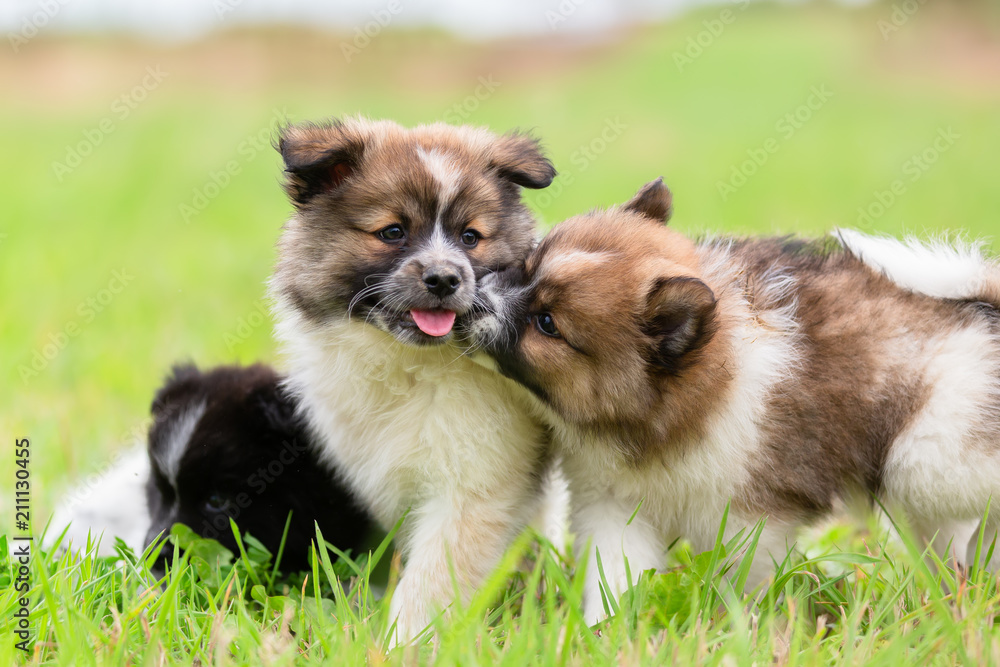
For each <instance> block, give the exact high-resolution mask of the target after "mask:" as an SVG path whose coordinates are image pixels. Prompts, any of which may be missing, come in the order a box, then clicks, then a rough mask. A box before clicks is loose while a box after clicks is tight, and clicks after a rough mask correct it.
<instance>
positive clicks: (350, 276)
mask: <svg viewBox="0 0 1000 667" xmlns="http://www.w3.org/2000/svg"><path fill="white" fill-rule="evenodd" d="M278 149H279V150H280V152H281V154H282V157H283V158H284V160H285V166H286V169H285V172H286V174H287V180H286V183H285V190H286V192H287V193H288V196H289V198H290V199H291V200H292V203H293V204H294V206H295V208H296V214H295V216H294V217H293V218H292V219H291V220H290V221H289V222H288V224H287V225H286V226H285V232H284V234H283V235H282V237H281V240H280V242H279V251H280V259H279V263H278V267H277V271H276V274H275V281H276V283H277V284H278V285H279V289H280V290H281V291H282V292H283V293H284V294H285V295H286V296H288V297H289V299H290V301H291V302H292V303H294V304H295V305H296V307H297V308H299V309H300V310H301V311H302V312H303V313H304V314H305V315H306V316H307V317H308V318H309V319H311V320H313V321H316V322H321V321H324V320H327V319H329V318H331V317H336V316H343V315H345V314H348V312H347V311H348V309H350V310H351V312H350V315H352V316H357V317H362V318H365V317H367V316H368V315H369V313H370V312H371V309H372V308H373V306H374V305H375V304H377V303H378V302H379V300H380V299H381V300H383V301H384V300H385V299H386V298H387V297H388V296H389V294H388V292H390V291H394V290H392V289H391V288H393V287H395V288H398V287H399V286H400V284H402V285H404V286H405V285H408V284H410V283H414V284H416V285H417V287H415V288H414V293H415V294H421V293H422V292H423V289H422V286H421V285H420V284H419V283H420V276H419V272H420V268H421V266H420V265H410V266H408V267H407V268H406V271H408V275H405V276H401V283H397V284H396V285H391V286H390V285H387V286H386V290H384V291H374V292H372V293H371V294H369V296H368V297H366V298H363V299H361V300H360V301H359V302H357V303H354V304H352V303H351V300H352V299H353V298H354V297H355V296H357V295H358V293H359V292H361V290H363V289H365V288H366V287H371V286H372V285H373V284H374V283H375V282H376V281H377V280H378V279H380V278H383V277H384V276H385V275H386V274H389V273H392V272H393V271H394V270H396V269H397V268H399V267H400V266H401V265H402V263H403V260H404V259H405V257H406V255H407V253H408V252H411V251H413V250H414V249H415V248H417V247H419V246H420V245H421V244H423V243H425V242H426V241H427V239H428V238H429V237H430V235H431V233H432V231H433V228H434V226H435V223H436V222H437V221H438V220H440V222H441V224H442V225H443V228H444V230H445V233H446V235H447V237H448V238H449V239H450V240H454V239H456V238H457V237H458V236H459V235H460V234H461V233H462V232H463V231H464V230H466V229H475V230H476V231H478V232H479V233H480V234H481V235H482V239H481V240H480V242H479V243H478V245H476V246H475V247H474V248H468V249H466V250H465V253H466V255H467V257H468V261H469V267H470V272H471V275H465V276H463V277H464V278H465V279H466V280H467V281H470V282H471V281H473V280H474V279H478V278H479V277H481V276H482V275H483V274H484V273H486V272H488V271H492V270H498V269H503V268H505V267H507V266H510V265H512V264H519V263H521V262H522V261H523V260H524V257H525V256H526V255H527V253H528V251H529V250H530V248H531V247H532V245H533V243H534V238H535V233H534V221H533V219H532V217H531V215H530V214H529V212H528V210H527V209H526V208H525V207H524V205H523V204H522V203H521V201H520V188H519V186H524V187H534V188H539V187H545V186H546V185H548V184H549V183H550V182H551V180H552V178H553V176H554V175H555V171H554V169H553V168H552V165H551V164H550V163H549V161H548V160H547V159H545V158H544V157H543V156H542V154H541V153H540V151H539V147H538V144H537V142H536V141H534V140H532V139H531V138H529V137H527V136H525V135H522V134H517V133H512V134H508V135H503V136H497V135H494V134H492V133H490V132H488V131H486V130H482V129H478V128H470V127H453V126H449V125H445V124H435V125H427V126H421V127H418V128H414V129H405V128H403V127H400V126H399V125H397V124H395V123H392V122H389V121H369V120H366V119H363V118H349V119H345V120H342V121H334V122H331V123H326V124H304V125H298V126H293V127H289V128H287V129H286V130H285V131H284V132H283V133H282V135H281V137H280V139H279V142H278ZM421 152H423V153H424V154H430V153H433V154H435V155H439V156H441V160H442V162H443V163H444V164H446V165H447V166H448V168H449V169H450V170H451V171H453V172H454V174H455V178H454V188H455V190H454V194H453V195H452V196H450V197H447V198H445V197H444V196H443V194H442V187H441V184H440V183H439V182H437V181H436V180H435V177H434V175H433V174H432V173H431V171H430V170H429V169H428V167H427V164H426V162H425V161H424V160H422V159H421V157H420V153H421ZM393 224H401V225H402V226H403V227H404V228H405V229H406V231H407V234H408V237H407V240H406V243H405V244H399V245H393V244H387V243H385V242H383V241H382V240H380V239H379V237H378V236H377V232H379V230H382V229H384V228H386V227H387V226H389V225H393ZM376 274H378V275H376ZM398 291H399V290H398V289H397V290H395V292H398ZM410 300H411V301H414V303H413V305H414V306H415V307H423V308H435V307H438V306H439V305H440V304H437V303H431V302H428V303H422V302H420V300H419V299H410ZM444 307H447V308H450V309H452V310H456V311H464V310H465V309H467V308H468V304H466V303H464V302H459V303H457V304H444ZM459 314H460V315H461V312H460V313H459Z"/></svg>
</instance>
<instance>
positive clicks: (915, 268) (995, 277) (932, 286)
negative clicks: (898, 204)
mask: <svg viewBox="0 0 1000 667" xmlns="http://www.w3.org/2000/svg"><path fill="white" fill-rule="evenodd" d="M835 236H836V237H837V238H838V239H839V240H840V243H841V245H843V246H844V249H845V250H847V251H848V252H850V253H851V254H852V255H854V256H855V257H857V258H858V259H859V260H861V261H862V262H864V263H865V264H867V265H868V266H869V267H871V268H872V269H874V270H875V271H878V272H880V273H882V274H883V275H885V276H886V277H887V278H889V280H891V281H893V282H894V283H896V284H897V285H899V286H900V287H902V288H903V289H906V290H909V291H911V292H918V293H920V294H926V295H927V296H933V297H937V298H939V299H963V300H970V301H984V302H986V303H988V304H990V305H991V306H993V307H994V308H997V309H998V310H1000V264H997V263H996V262H995V261H993V260H990V259H989V258H987V257H986V256H985V255H984V254H983V250H982V244H980V243H942V242H932V243H924V242H921V241H919V240H917V239H914V238H909V239H906V240H905V241H900V240H897V239H894V238H888V237H880V236H869V235H867V234H862V233H861V232H858V231H854V230H851V229H838V230H837V231H836V232H835Z"/></svg>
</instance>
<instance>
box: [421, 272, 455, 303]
mask: <svg viewBox="0 0 1000 667" xmlns="http://www.w3.org/2000/svg"><path fill="white" fill-rule="evenodd" d="M422 277H423V279H424V285H426V286H427V291H428V292H430V293H431V294H433V295H434V296H437V297H440V298H442V299H443V298H444V297H446V296H449V295H451V294H454V293H455V292H456V291H457V290H458V286H459V285H461V284H462V276H460V275H458V272H457V271H455V270H454V269H450V268H447V267H443V266H435V267H431V268H429V269H427V270H426V271H424V275H423V276H422Z"/></svg>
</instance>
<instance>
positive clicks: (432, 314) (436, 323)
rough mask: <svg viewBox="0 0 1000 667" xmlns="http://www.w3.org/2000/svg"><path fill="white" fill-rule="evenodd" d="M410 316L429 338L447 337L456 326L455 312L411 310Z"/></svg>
mask: <svg viewBox="0 0 1000 667" xmlns="http://www.w3.org/2000/svg"><path fill="white" fill-rule="evenodd" d="M410 316H412V317H413V321H414V322H416V324H417V326H418V327H420V330H421V331H423V332H424V333H425V334H427V335H428V336H447V335H448V332H450V331H451V327H452V325H454V324H455V311H453V310H411V311H410Z"/></svg>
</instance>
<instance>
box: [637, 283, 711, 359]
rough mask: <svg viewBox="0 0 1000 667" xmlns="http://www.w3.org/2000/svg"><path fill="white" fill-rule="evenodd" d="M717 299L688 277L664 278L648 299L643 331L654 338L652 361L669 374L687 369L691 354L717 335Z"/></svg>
mask: <svg viewBox="0 0 1000 667" xmlns="http://www.w3.org/2000/svg"><path fill="white" fill-rule="evenodd" d="M715 315H716V300H715V294H714V293H713V292H712V289H711V288H710V287H709V286H708V285H706V284H705V283H703V282H702V281H700V280H698V279H697V278H689V277H671V278H661V279H660V280H658V281H657V282H656V284H655V285H654V286H653V289H652V290H650V292H649V295H648V297H647V300H646V313H645V326H644V330H645V332H646V334H647V335H648V336H649V337H650V339H651V347H652V350H651V360H652V362H653V364H654V365H656V366H658V367H660V368H662V369H664V370H665V371H667V372H669V373H677V372H679V371H680V370H682V369H683V368H684V366H685V365H686V360H687V358H688V356H689V354H690V353H692V352H694V351H696V350H697V349H699V348H700V347H702V346H703V345H705V344H706V343H708V341H709V340H711V338H712V336H713V335H714V334H715V329H716V323H715Z"/></svg>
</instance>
